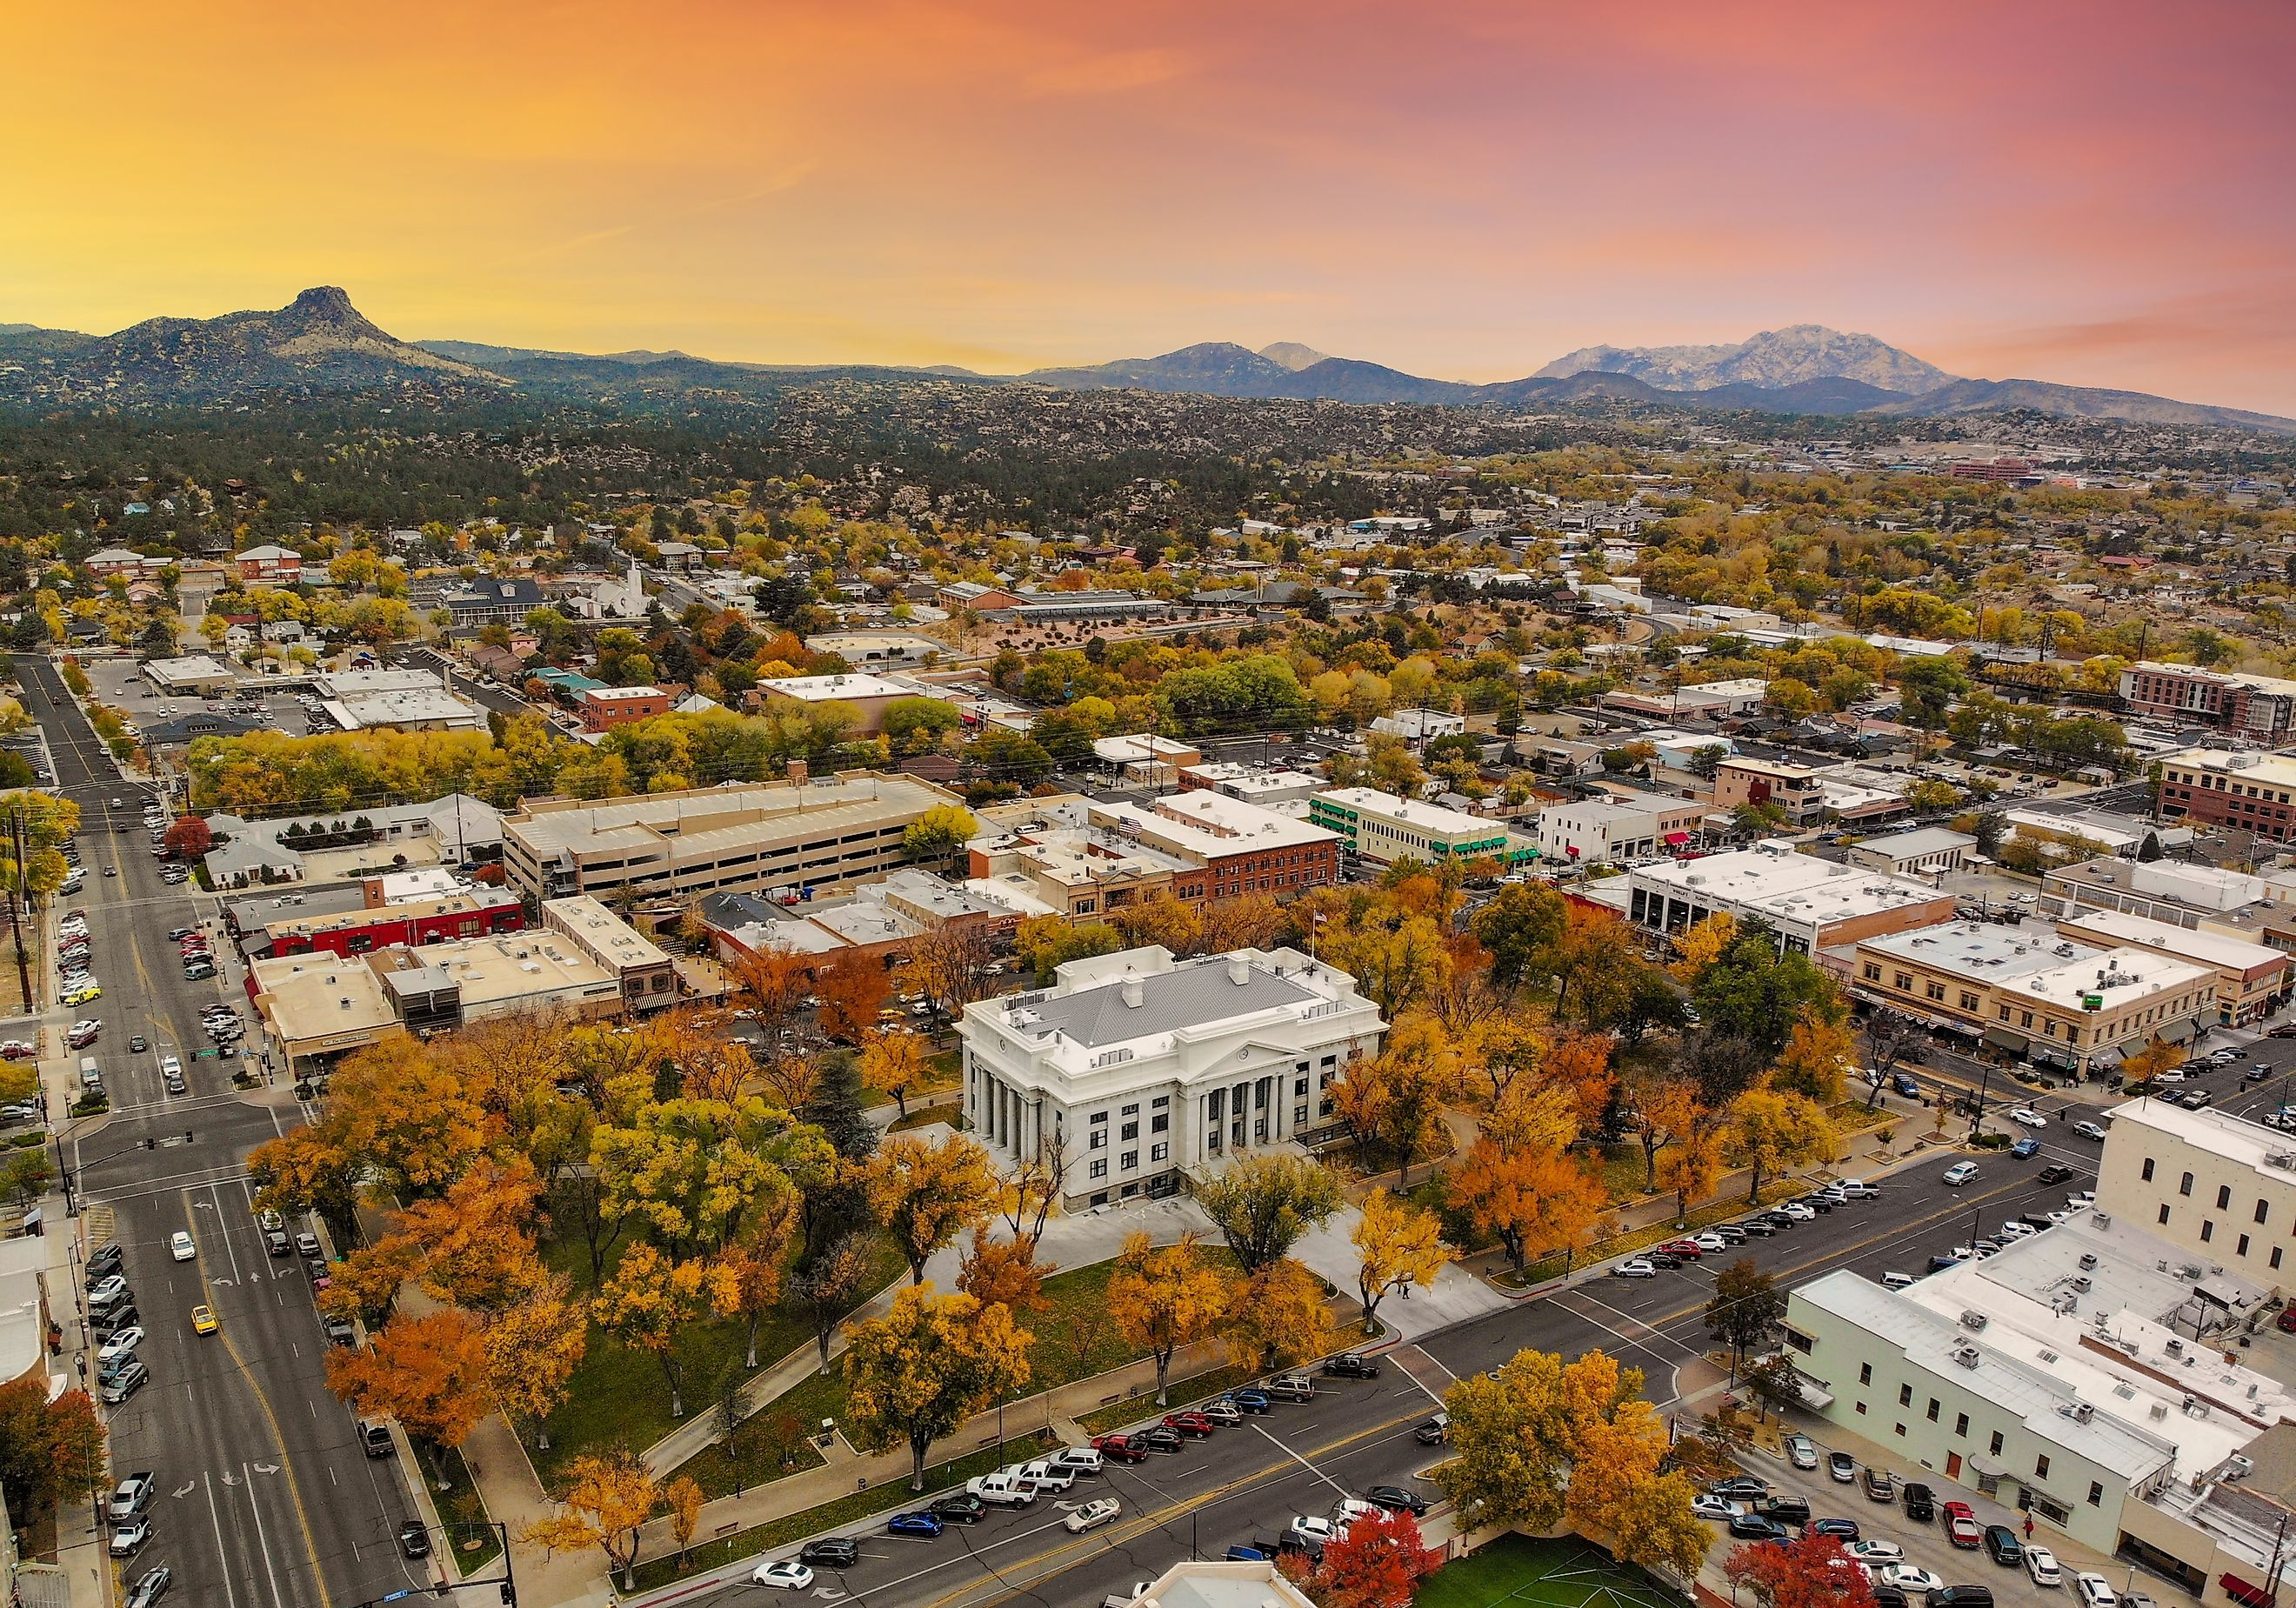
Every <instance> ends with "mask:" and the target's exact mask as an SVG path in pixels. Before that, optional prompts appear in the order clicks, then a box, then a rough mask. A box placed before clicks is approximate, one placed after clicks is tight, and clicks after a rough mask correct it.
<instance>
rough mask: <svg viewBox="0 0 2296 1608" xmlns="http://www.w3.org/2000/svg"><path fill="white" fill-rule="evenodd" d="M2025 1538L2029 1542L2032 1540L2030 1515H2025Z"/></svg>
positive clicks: (2031, 1518) (2031, 1517)
mask: <svg viewBox="0 0 2296 1608" xmlns="http://www.w3.org/2000/svg"><path fill="white" fill-rule="evenodd" d="M2025 1538H2026V1539H2027V1540H2029V1541H2030V1540H2031V1539H2032V1538H2033V1515H2032V1514H2026V1515H2025Z"/></svg>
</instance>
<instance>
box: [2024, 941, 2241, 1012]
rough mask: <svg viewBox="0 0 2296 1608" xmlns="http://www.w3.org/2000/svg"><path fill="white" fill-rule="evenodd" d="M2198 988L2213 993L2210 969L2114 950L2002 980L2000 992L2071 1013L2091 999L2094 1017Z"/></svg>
mask: <svg viewBox="0 0 2296 1608" xmlns="http://www.w3.org/2000/svg"><path fill="white" fill-rule="evenodd" d="M2203 982H2204V983H2206V984H2207V985H2208V986H2209V987H2210V989H2214V988H2215V986H2216V970H2215V968H2214V967H2212V966H2201V965H2194V964H2192V963H2191V962H2190V961H2182V960H2170V959H2169V958H2168V957H2166V956H2160V955H2154V954H2153V953H2151V952H2150V951H2149V950H2144V949H2128V948H2120V949H2107V950H2105V951H2104V952H2103V954H2102V955H2100V954H2097V953H2095V951H2091V952H2090V953H2088V954H2087V955H2083V956H2076V957H2074V958H2072V959H2070V960H2063V961H2061V962H2059V964H2057V965H2056V966H2054V967H2053V968H2052V969H2050V970H2048V971H2046V972H2030V973H2028V974H2026V975H2025V976H2022V977H2012V978H2008V979H2005V980H2004V981H2003V982H2002V984H2001V987H2002V988H2003V989H2005V990H2006V991H2008V992H2009V993H2012V994H2020V995H2023V996H2025V997H2029V998H2032V999H2038V1000H2041V1001H2044V1002H2046V1003H2047V1004H2049V1005H2057V1006H2060V1007H2063V1008H2070V1009H2072V1010H2081V1009H2084V1008H2085V1002H2086V1001H2087V1000H2089V999H2091V998H2095V999H2096V1000H2098V1001H2099V1002H2100V1003H2099V1005H2098V1006H2097V1009H2098V1010H2099V1011H2102V1012H2111V1011H2117V1010H2119V1009H2120V1007H2121V1006H2123V1005H2134V1004H2135V1003H2136V1002H2137V1001H2138V1000H2142V999H2150V998H2152V997H2153V996H2154V995H2157V994H2168V993H2173V992H2175V991H2176V990H2177V989H2188V988H2191V987H2192V986H2193V985H2194V984H2195V983H2203Z"/></svg>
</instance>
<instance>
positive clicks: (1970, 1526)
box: [1944, 1502, 1985, 1552]
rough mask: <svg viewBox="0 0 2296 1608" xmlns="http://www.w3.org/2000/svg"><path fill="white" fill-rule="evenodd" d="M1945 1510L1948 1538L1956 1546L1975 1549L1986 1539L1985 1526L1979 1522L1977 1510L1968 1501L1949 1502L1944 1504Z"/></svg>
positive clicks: (1946, 1534)
mask: <svg viewBox="0 0 2296 1608" xmlns="http://www.w3.org/2000/svg"><path fill="white" fill-rule="evenodd" d="M1944 1512H1945V1537H1946V1539H1947V1540H1948V1541H1951V1542H1952V1543H1953V1544H1954V1545H1955V1546H1965V1547H1968V1548H1969V1549H1970V1550H1971V1551H1972V1552H1973V1551H1975V1550H1976V1549H1977V1546H1978V1544H1979V1543H1980V1542H1981V1541H1983V1540H1984V1539H1985V1526H1983V1525H1982V1524H1980V1523H1979V1522H1977V1514H1976V1513H1975V1511H1974V1510H1972V1508H1971V1507H1970V1505H1969V1504H1968V1503H1966V1502H1948V1503H1946V1504H1945V1505H1944Z"/></svg>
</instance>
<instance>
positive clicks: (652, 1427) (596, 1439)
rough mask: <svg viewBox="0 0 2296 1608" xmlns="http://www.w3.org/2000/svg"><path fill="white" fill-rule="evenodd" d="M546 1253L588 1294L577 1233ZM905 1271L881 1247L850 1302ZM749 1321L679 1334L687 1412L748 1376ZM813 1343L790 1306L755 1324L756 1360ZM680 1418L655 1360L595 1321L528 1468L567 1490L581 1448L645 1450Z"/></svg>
mask: <svg viewBox="0 0 2296 1608" xmlns="http://www.w3.org/2000/svg"><path fill="white" fill-rule="evenodd" d="M628 1244H629V1242H628V1240H627V1239H625V1240H624V1242H623V1243H621V1244H620V1245H618V1246H617V1247H616V1248H615V1250H614V1251H612V1252H611V1253H610V1254H609V1255H608V1257H607V1259H606V1276H607V1277H609V1278H611V1277H612V1276H613V1272H614V1268H615V1266H616V1265H617V1264H618V1263H619V1261H620V1259H621V1253H622V1251H625V1250H627V1247H628ZM543 1257H544V1259H545V1261H546V1262H548V1263H549V1264H550V1265H551V1266H552V1267H553V1268H558V1269H559V1270H561V1271H562V1272H564V1273H566V1274H568V1275H569V1276H571V1277H572V1279H573V1280H574V1285H575V1289H576V1291H577V1292H578V1293H580V1294H585V1295H586V1294H588V1293H589V1292H590V1291H591V1290H592V1288H593V1287H594V1286H593V1285H592V1284H591V1282H590V1256H589V1251H588V1248H587V1247H586V1246H585V1245H584V1244H583V1243H581V1241H580V1240H579V1239H578V1238H575V1239H569V1240H562V1241H559V1242H557V1243H552V1244H549V1245H546V1246H545V1248H544V1251H543ZM901 1271H903V1268H902V1266H901V1261H900V1258H899V1257H898V1255H897V1254H895V1253H894V1252H893V1251H892V1250H891V1248H890V1246H884V1247H881V1248H880V1251H879V1259H878V1262H877V1265H876V1267H875V1268H873V1276H872V1277H871V1278H869V1279H867V1280H865V1281H863V1282H864V1284H865V1291H864V1292H863V1293H862V1294H861V1295H859V1296H857V1297H856V1298H855V1300H854V1305H855V1306H859V1305H860V1304H861V1303H862V1302H863V1301H865V1300H868V1299H869V1297H870V1296H872V1295H873V1294H875V1293H876V1292H878V1291H879V1290H881V1289H883V1288H884V1287H885V1286H886V1285H887V1284H890V1283H891V1282H892V1280H893V1278H894V1276H896V1275H897V1274H898V1273H900V1272H901ZM746 1333H747V1325H746V1324H745V1323H744V1321H743V1320H742V1319H740V1318H709V1319H707V1320H705V1321H703V1322H701V1323H697V1324H694V1325H691V1326H689V1327H688V1328H687V1329H686V1331H685V1333H684V1334H682V1335H681V1336H680V1337H679V1339H678V1345H677V1356H678V1358H679V1359H680V1361H681V1363H682V1364H683V1366H684V1370H685V1410H686V1415H687V1416H688V1417H691V1416H692V1415H694V1414H697V1413H707V1412H708V1411H709V1409H710V1404H711V1403H713V1402H714V1401H716V1400H717V1392H718V1389H719V1385H720V1383H721V1382H723V1381H724V1380H726V1379H728V1378H730V1377H733V1376H734V1375H736V1374H746V1373H747V1369H746V1368H744V1367H743V1366H742V1363H743V1357H744V1350H743V1339H744V1336H745V1335H746ZM812 1343H813V1331H812V1327H811V1325H808V1323H807V1322H806V1321H805V1320H804V1319H803V1318H802V1317H799V1315H797V1314H796V1313H794V1312H786V1311H782V1310H778V1309H777V1310H775V1311H773V1312H770V1313H768V1314H767V1315H766V1317H764V1319H762V1320H761V1321H760V1322H759V1323H758V1362H759V1364H760V1365H765V1364H770V1363H773V1362H776V1361H779V1360H780V1359H781V1358H783V1357H785V1356H787V1355H788V1354H789V1353H790V1352H791V1351H793V1350H796V1349H797V1348H798V1347H799V1346H801V1345H811V1344H812ZM681 1422H682V1421H681V1420H679V1419H676V1418H673V1417H672V1416H670V1412H669V1385H668V1381H666V1380H664V1379H663V1378H662V1374H661V1365H660V1363H659V1362H658V1361H656V1360H655V1359H654V1358H653V1356H652V1354H651V1353H649V1352H645V1351H638V1350H632V1349H630V1348H629V1347H627V1346H625V1345H623V1344H622V1343H621V1341H618V1340H616V1339H615V1338H614V1337H613V1336H612V1335H611V1334H608V1333H605V1331H603V1329H600V1328H597V1327H596V1326H594V1325H593V1326H592V1328H591V1330H590V1345H589V1350H587V1351H586V1352H585V1353H584V1355H583V1358H582V1362H581V1366H578V1367H577V1368H576V1369H575V1370H574V1375H573V1377H572V1378H571V1379H570V1381H569V1382H568V1385H567V1396H566V1399H565V1401H564V1402H563V1403H562V1405H561V1406H560V1407H559V1408H558V1410H557V1411H556V1412H554V1413H553V1414H552V1415H550V1425H549V1427H550V1449H549V1450H547V1451H541V1450H535V1451H534V1452H533V1454H532V1455H533V1458H534V1471H535V1473H537V1475H539V1476H540V1477H541V1480H542V1483H543V1485H544V1486H545V1488H546V1489H549V1490H550V1491H552V1492H553V1493H554V1494H555V1493H562V1492H563V1490H564V1489H565V1482H566V1470H567V1467H568V1465H569V1464H571V1463H572V1462H573V1460H574V1459H575V1458H576V1457H578V1456H582V1455H583V1454H584V1453H586V1452H594V1451H598V1450H601V1449H606V1448H618V1447H627V1448H630V1449H631V1450H633V1451H643V1450H644V1448H647V1447H649V1446H652V1444H653V1443H654V1442H655V1441H657V1440H660V1439H661V1438H662V1437H663V1436H664V1435H667V1434H668V1433H669V1432H670V1431H672V1430H673V1429H676V1427H677V1425H678V1424H679V1423H681Z"/></svg>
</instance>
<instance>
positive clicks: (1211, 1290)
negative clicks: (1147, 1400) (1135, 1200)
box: [1107, 1231, 1236, 1407]
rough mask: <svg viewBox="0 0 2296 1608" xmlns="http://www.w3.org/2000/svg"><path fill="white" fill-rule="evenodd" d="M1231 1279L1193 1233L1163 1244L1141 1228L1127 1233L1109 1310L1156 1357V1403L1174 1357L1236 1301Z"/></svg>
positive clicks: (1127, 1338) (1127, 1337)
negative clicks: (1158, 1244)
mask: <svg viewBox="0 0 2296 1608" xmlns="http://www.w3.org/2000/svg"><path fill="white" fill-rule="evenodd" d="M1235 1284H1236V1279H1235V1276H1234V1275H1233V1274H1231V1273H1230V1272H1228V1271H1227V1270H1226V1268H1221V1267H1220V1266H1219V1265H1218V1263H1216V1262H1213V1261H1211V1260H1210V1259H1208V1258H1207V1257H1206V1256H1205V1255H1204V1252H1203V1247H1202V1244H1201V1242H1200V1241H1199V1240H1198V1238H1197V1237H1196V1235H1194V1234H1193V1233H1190V1234H1184V1235H1181V1236H1180V1238H1179V1239H1178V1240H1177V1242H1176V1243H1172V1244H1169V1245H1165V1246H1161V1247H1159V1246H1157V1245H1155V1244H1153V1243H1151V1242H1150V1240H1149V1238H1148V1235H1147V1234H1146V1233H1145V1232H1144V1231H1136V1232H1135V1233H1133V1234H1132V1235H1128V1237H1127V1238H1126V1239H1125V1242H1124V1250H1123V1252H1122V1253H1121V1254H1120V1255H1119V1256H1118V1257H1117V1259H1116V1270H1115V1272H1113V1273H1112V1274H1111V1275H1110V1276H1109V1280H1108V1296H1107V1301H1108V1316H1109V1317H1110V1318H1111V1319H1112V1320H1113V1321H1114V1323H1115V1325H1116V1330H1117V1333H1119V1334H1121V1335H1123V1336H1124V1343H1125V1344H1127V1345H1128V1346H1130V1347H1132V1348H1133V1349H1134V1350H1137V1351H1144V1352H1146V1353H1147V1354H1148V1355H1149V1356H1150V1357H1151V1358H1153V1359H1154V1361H1155V1364H1156V1405H1157V1406H1158V1407H1162V1406H1163V1405H1164V1404H1165V1402H1166V1400H1167V1399H1168V1394H1167V1393H1168V1391H1169V1385H1170V1382H1171V1380H1170V1375H1171V1371H1172V1358H1173V1357H1174V1356H1176V1355H1177V1353H1178V1351H1179V1350H1180V1348H1181V1347H1182V1346H1185V1345H1188V1344H1190V1343H1192V1342H1193V1341H1199V1340H1204V1339H1208V1338H1210V1335H1211V1333H1212V1332H1213V1330H1214V1329H1216V1328H1217V1327H1218V1325H1219V1324H1220V1322H1221V1320H1222V1319H1223V1318H1225V1317H1226V1316H1227V1313H1228V1310H1229V1309H1230V1307H1231V1306H1232V1305H1233V1304H1234V1299H1235Z"/></svg>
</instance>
